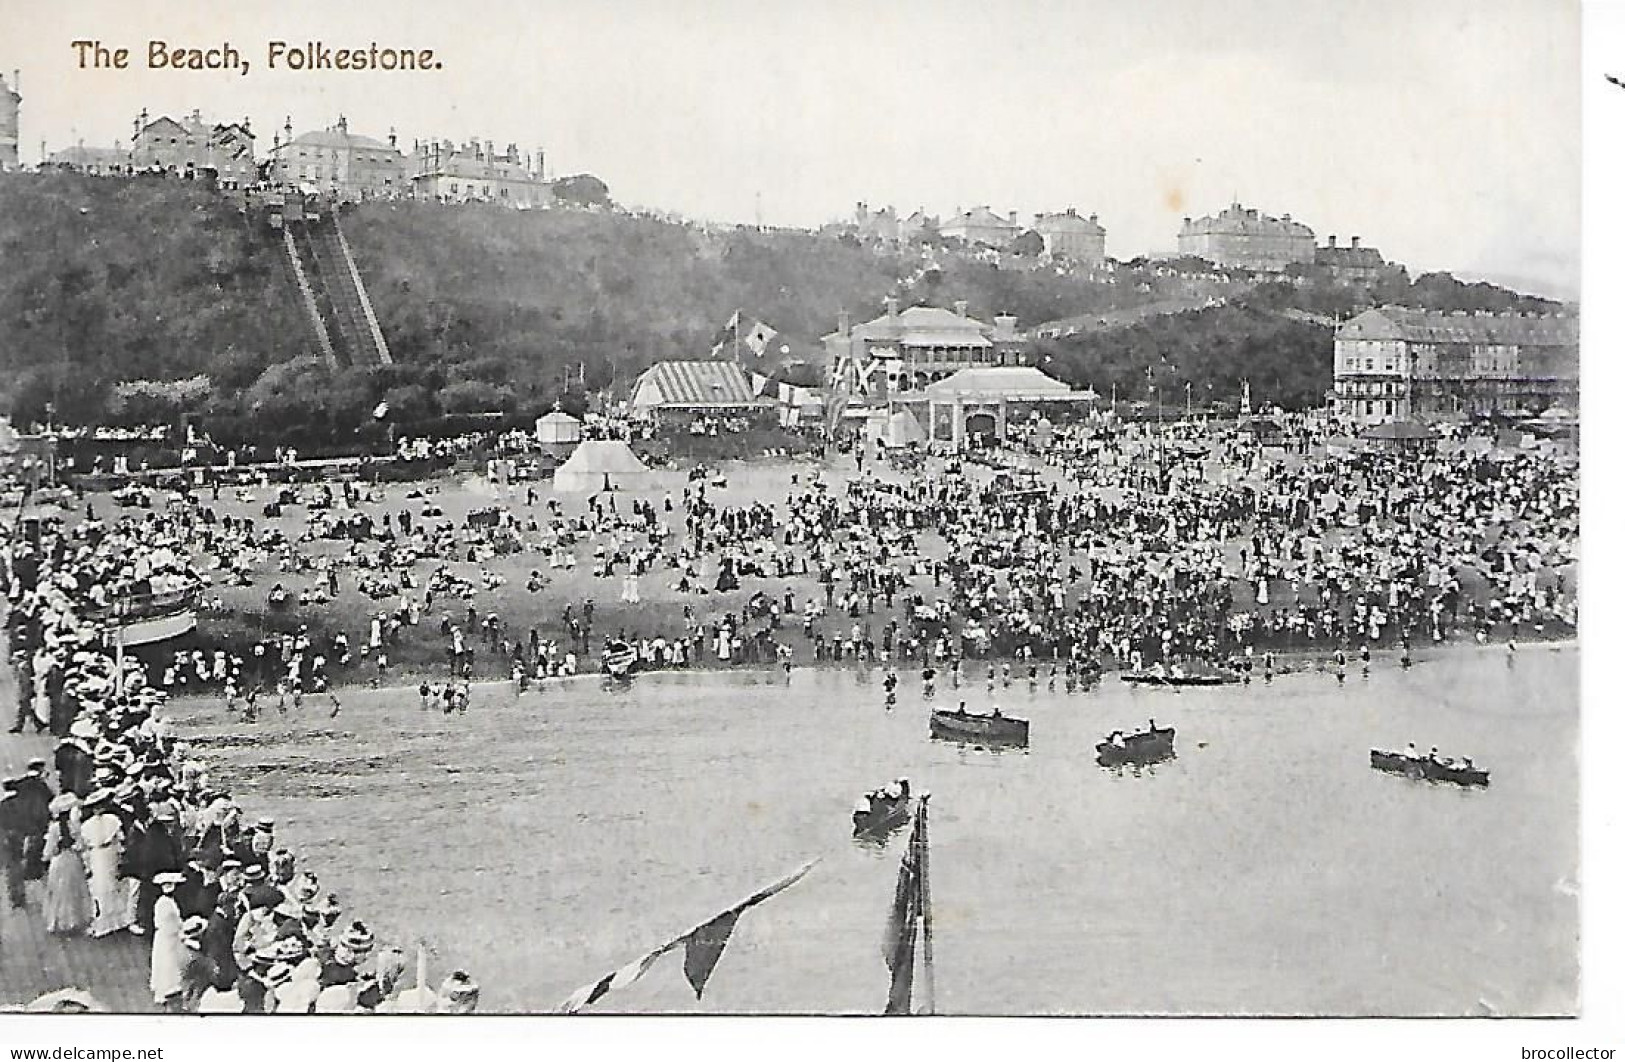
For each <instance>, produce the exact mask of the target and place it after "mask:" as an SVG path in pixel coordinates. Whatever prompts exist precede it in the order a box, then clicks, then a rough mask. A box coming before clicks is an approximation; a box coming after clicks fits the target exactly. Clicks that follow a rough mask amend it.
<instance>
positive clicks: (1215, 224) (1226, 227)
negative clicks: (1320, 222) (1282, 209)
mask: <svg viewBox="0 0 1625 1062" xmlns="http://www.w3.org/2000/svg"><path fill="white" fill-rule="evenodd" d="M1179 253H1180V254H1181V255H1185V256H1189V257H1192V258H1203V259H1206V260H1207V261H1209V262H1212V263H1213V264H1214V265H1218V266H1228V267H1231V268H1237V269H1251V270H1257V271H1260V272H1276V273H1278V272H1280V271H1282V270H1284V269H1286V267H1287V266H1289V265H1293V264H1294V263H1302V264H1305V265H1308V264H1310V263H1312V262H1314V260H1315V233H1314V230H1312V229H1310V228H1309V226H1307V225H1305V224H1303V223H1302V222H1298V221H1293V220H1292V215H1291V214H1284V215H1282V216H1281V217H1278V218H1274V217H1270V216H1269V215H1267V214H1261V213H1259V212H1258V211H1256V210H1250V209H1248V208H1246V207H1243V206H1242V205H1241V204H1240V203H1232V204H1230V206H1229V207H1227V208H1225V209H1224V210H1222V211H1220V212H1219V213H1218V214H1217V215H1215V216H1212V217H1203V218H1197V219H1196V220H1195V221H1192V220H1191V219H1190V218H1186V219H1185V224H1184V225H1183V226H1182V227H1181V228H1180V230H1179Z"/></svg>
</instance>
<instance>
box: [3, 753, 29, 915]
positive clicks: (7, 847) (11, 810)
mask: <svg viewBox="0 0 1625 1062" xmlns="http://www.w3.org/2000/svg"><path fill="white" fill-rule="evenodd" d="M20 781H21V780H20V779H17V778H7V779H5V780H4V781H0V875H4V877H5V884H6V899H7V901H8V902H9V903H10V904H11V906H12V907H14V908H17V907H22V906H24V905H25V904H26V903H27V901H28V893H27V891H26V888H25V886H24V885H23V871H24V866H25V863H26V861H27V858H28V855H27V853H28V825H29V823H28V808H27V803H26V802H25V801H24V800H22V799H21V798H20V797H19V796H18V792H17V786H18V783H19V782H20Z"/></svg>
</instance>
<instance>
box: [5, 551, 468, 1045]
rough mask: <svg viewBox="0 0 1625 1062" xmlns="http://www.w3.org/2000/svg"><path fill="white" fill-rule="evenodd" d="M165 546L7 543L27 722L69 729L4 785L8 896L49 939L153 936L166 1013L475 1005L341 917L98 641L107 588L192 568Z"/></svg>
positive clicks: (155, 983) (267, 822)
mask: <svg viewBox="0 0 1625 1062" xmlns="http://www.w3.org/2000/svg"><path fill="white" fill-rule="evenodd" d="M172 545H173V543H169V542H166V541H164V540H162V539H153V540H149V541H144V542H137V541H134V540H132V539H130V538H128V537H126V535H125V534H124V533H122V532H121V531H120V530H118V529H110V530H107V529H100V528H95V527H91V528H90V529H89V530H86V529H85V525H81V527H80V529H79V534H78V535H76V536H73V535H66V534H49V535H45V536H42V537H40V538H39V540H38V541H34V542H30V541H26V540H23V541H17V542H13V543H11V544H8V545H7V546H6V547H5V548H4V549H3V550H0V591H3V594H0V602H3V604H4V607H5V618H4V627H5V638H4V645H5V646H6V647H8V648H9V653H10V656H11V659H12V661H14V662H16V663H17V664H18V665H19V666H18V667H17V668H16V671H17V672H18V673H19V674H20V675H21V676H26V678H25V680H24V681H22V682H19V691H18V699H19V701H20V702H24V703H23V704H22V707H21V710H20V712H19V720H18V722H19V724H21V723H23V722H24V721H25V720H27V719H32V721H34V722H35V723H36V725H44V724H46V723H47V722H48V723H49V724H50V725H51V726H52V728H53V729H59V730H60V731H61V732H62V739H61V741H60V742H59V743H58V745H57V747H56V751H55V755H54V763H53V762H48V761H47V760H45V759H36V760H34V761H32V762H31V763H29V765H28V768H27V771H26V773H24V774H23V775H21V776H20V777H17V778H10V779H6V780H5V781H4V796H3V798H0V874H3V876H4V879H5V882H4V883H5V892H6V898H5V902H6V903H8V904H9V905H10V906H12V907H13V908H21V907H26V906H29V905H31V904H35V903H37V905H38V908H39V913H40V917H41V919H42V920H43V923H44V927H45V929H46V930H47V931H48V932H50V933H52V934H57V935H60V936H64V937H81V936H82V937H89V938H106V937H109V936H112V935H114V934H120V933H127V934H130V935H133V936H136V937H140V938H143V939H144V940H146V941H148V942H150V975H149V985H148V987H149V988H150V991H151V996H152V1001H153V1004H154V1006H155V1007H157V1008H159V1009H162V1010H164V1011H169V1012H180V1013H186V1012H204V1013H254V1014H257V1013H425V1012H442V1013H470V1012H472V1011H473V1010H474V1009H475V1008H476V1007H477V1005H478V998H479V989H478V986H477V985H476V984H475V983H474V981H473V980H472V979H471V978H470V977H469V976H468V975H467V974H466V973H463V972H462V971H457V972H454V973H453V974H452V975H451V976H450V977H448V978H446V980H445V981H444V983H443V984H442V985H441V986H440V989H439V990H438V991H436V990H434V989H432V988H430V987H429V986H428V985H427V984H425V983H424V982H425V972H424V970H423V968H422V963H423V960H422V958H421V956H420V958H419V960H418V967H419V969H418V979H417V983H416V984H415V985H414V984H410V983H408V979H407V976H406V975H407V972H408V971H407V956H406V955H405V953H404V952H402V950H401V949H399V948H395V947H388V946H384V947H380V946H379V944H378V942H377V941H376V940H375V938H374V936H373V933H372V931H371V930H370V929H369V928H368V927H367V926H366V924H365V923H363V922H362V921H360V920H357V919H353V918H346V917H345V913H344V910H343V908H342V907H341V905H340V904H339V902H338V898H337V897H336V896H335V895H334V893H332V892H330V891H327V890H325V889H324V888H323V887H322V885H321V883H320V881H319V879H318V878H317V877H316V875H315V874H314V873H312V872H311V871H310V870H308V869H306V868H303V867H301V866H300V864H299V862H298V860H297V858H296V856H295V855H294V853H293V852H292V851H290V850H289V849H288V848H287V847H285V846H283V845H281V844H279V843H278V838H277V836H276V832H275V823H274V822H273V821H272V820H271V819H269V818H266V817H258V818H254V819H253V820H252V821H250V819H249V817H248V816H246V815H245V813H244V811H243V809H242V807H241V806H240V805H238V804H237V803H236V802H235V801H234V800H233V799H232V798H231V796H230V795H229V794H228V793H226V792H224V791H223V790H222V789H221V788H220V787H219V786H216V785H214V784H213V783H212V782H211V780H210V777H209V773H208V770H207V768H206V766H205V765H204V763H203V762H202V761H201V760H199V759H197V758H196V757H195V755H194V754H193V752H192V750H191V749H190V747H189V746H188V745H187V744H186V743H185V742H184V741H181V740H179V739H178V738H177V737H176V735H175V733H174V730H173V726H172V724H171V722H170V720H169V719H168V718H167V716H166V714H165V705H166V701H167V695H166V694H165V692H164V691H163V690H161V689H160V688H158V687H157V686H156V685H154V684H152V683H150V682H149V681H148V675H147V674H146V671H145V668H144V667H143V666H142V664H141V663H140V662H139V660H138V659H137V658H136V657H135V656H133V655H131V656H125V657H123V658H122V659H120V658H118V657H116V656H113V655H109V653H108V652H107V651H106V650H105V649H104V647H103V640H102V634H103V628H102V627H101V626H99V625H98V624H97V623H95V622H94V621H92V620H90V619H88V618H87V617H86V615H85V614H84V612H83V611H82V610H83V607H84V606H85V605H86V603H87V602H94V601H95V600H96V597H97V595H96V591H97V590H99V589H100V590H106V591H107V592H109V593H111V594H114V595H117V594H122V593H132V592H138V591H141V590H143V589H145V588H148V587H150V586H151V585H152V583H153V581H154V580H158V579H160V578H161V577H163V576H180V575H183V574H184V575H187V576H191V577H195V575H196V573H195V572H191V571H189V570H188V567H187V566H188V561H187V560H186V559H185V558H184V557H183V556H182V554H181V553H180V552H179V551H176V550H173V549H171V548H170V546H172ZM204 669H205V667H204V666H203V665H200V667H199V669H198V670H199V672H200V673H202V672H203V671H204ZM211 674H212V672H211ZM30 687H33V688H32V689H31V688H30ZM36 695H38V696H41V697H43V698H44V700H45V701H46V702H47V703H46V705H45V706H44V707H45V708H46V712H45V716H44V718H42V717H41V716H40V714H39V712H38V708H37V706H36V704H35V700H34V698H35V696H36ZM14 729H16V728H14ZM52 773H54V774H55V784H54V785H53V784H52V780H51V775H52ZM35 882H37V883H38V884H37V886H36V885H32V884H31V883H35Z"/></svg>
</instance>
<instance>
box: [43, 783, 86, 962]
mask: <svg viewBox="0 0 1625 1062" xmlns="http://www.w3.org/2000/svg"><path fill="white" fill-rule="evenodd" d="M78 808H79V798H78V797H76V796H74V795H73V794H72V793H63V794H62V795H61V796H59V797H57V798H56V799H54V800H52V801H51V804H50V811H51V825H50V828H49V829H47V830H46V831H45V851H46V855H47V857H48V858H49V859H50V868H49V869H48V870H47V871H46V874H45V902H44V905H43V906H44V913H45V930H46V932H48V933H56V934H59V935H63V936H69V935H77V934H79V933H83V932H84V931H85V929H86V927H88V926H89V925H90V921H91V917H92V916H93V914H94V912H95V908H94V906H93V905H92V903H91V899H90V883H89V880H88V878H87V876H86V874H85V862H84V858H83V856H82V855H81V854H80V853H81V849H82V848H83V842H82V841H81V839H80V836H79V824H78V822H77V821H76V819H77V816H76V814H75V813H76V812H77V811H78Z"/></svg>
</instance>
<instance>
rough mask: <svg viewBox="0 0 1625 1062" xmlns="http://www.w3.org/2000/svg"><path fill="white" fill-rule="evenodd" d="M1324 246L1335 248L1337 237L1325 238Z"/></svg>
mask: <svg viewBox="0 0 1625 1062" xmlns="http://www.w3.org/2000/svg"><path fill="white" fill-rule="evenodd" d="M1326 246H1327V247H1336V246H1337V237H1336V236H1328V237H1326Z"/></svg>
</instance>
